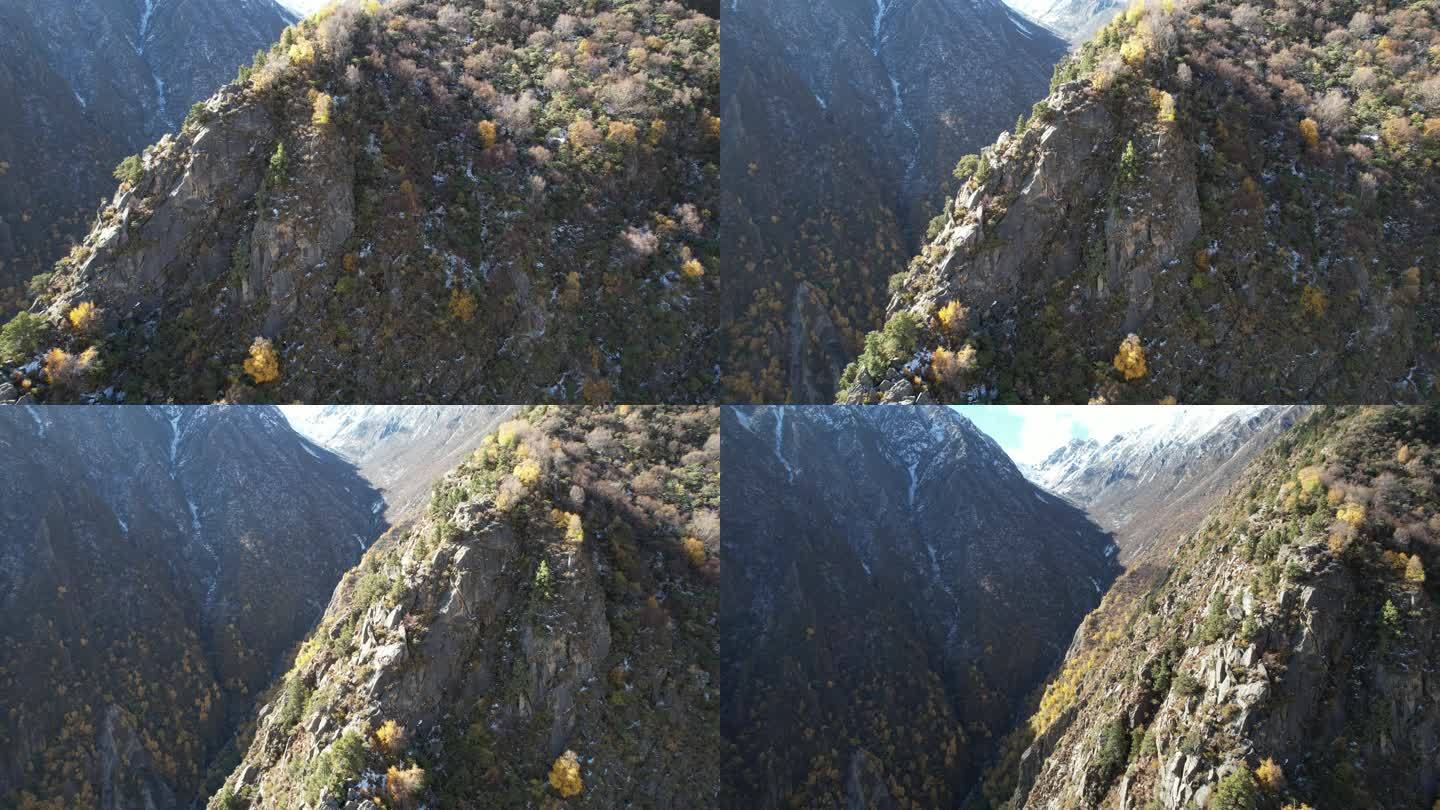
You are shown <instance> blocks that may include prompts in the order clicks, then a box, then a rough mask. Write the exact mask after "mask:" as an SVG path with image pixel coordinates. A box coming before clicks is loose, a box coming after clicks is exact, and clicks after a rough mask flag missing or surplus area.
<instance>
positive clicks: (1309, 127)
mask: <svg viewBox="0 0 1440 810" xmlns="http://www.w3.org/2000/svg"><path fill="white" fill-rule="evenodd" d="M1300 139H1301V140H1303V141H1305V145H1306V146H1307V147H1309V148H1310V149H1315V148H1316V147H1318V146H1319V145H1320V126H1319V125H1318V124H1316V123H1315V119H1314V118H1305V119H1302V120H1301V121H1300Z"/></svg>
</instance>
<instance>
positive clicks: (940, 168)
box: [721, 0, 1065, 402]
mask: <svg viewBox="0 0 1440 810" xmlns="http://www.w3.org/2000/svg"><path fill="white" fill-rule="evenodd" d="M724 13H725V19H726V27H725V31H724V32H723V34H722V36H723V37H724V47H725V50H726V54H727V56H726V69H725V71H724V74H725V75H724V79H723V82H722V87H721V104H722V107H723V108H724V110H725V113H724V118H725V121H726V126H725V130H724V133H723V134H722V147H721V148H722V153H723V162H722V166H723V191H724V195H725V197H724V203H723V209H722V217H723V218H724V223H723V228H724V231H725V234H726V242H727V246H728V247H729V250H728V252H727V259H726V273H727V276H726V280H727V283H726V286H725V290H724V295H725V306H724V311H725V313H726V316H727V317H728V318H729V319H730V321H729V322H730V323H731V324H732V325H731V328H730V331H729V334H728V336H727V338H728V341H729V349H728V354H727V356H728V357H729V358H730V364H731V367H729V368H727V369H726V372H727V376H728V377H729V378H730V379H728V380H727V382H728V384H729V386H730V388H731V390H732V393H733V394H734V395H735V396H737V397H738V398H741V399H743V400H755V401H766V402H783V401H793V402H816V401H820V402H824V401H829V400H830V399H831V397H830V392H831V391H832V389H833V386H834V381H835V379H836V376H837V374H838V373H839V371H840V369H841V368H842V367H843V365H844V362H845V359H846V358H847V356H849V355H853V353H854V351H855V349H856V348H857V347H858V343H859V338H860V337H861V336H862V335H863V332H864V330H865V329H866V328H869V327H871V326H873V325H874V324H876V323H878V321H879V317H880V311H881V308H882V307H883V305H884V302H885V300H886V298H887V297H888V293H887V292H886V288H885V284H886V277H887V276H888V275H889V273H891V272H893V271H894V270H898V269H900V268H901V266H902V264H903V262H904V260H905V258H906V257H907V256H908V255H910V254H911V253H913V252H914V250H915V248H916V245H917V244H918V243H919V241H920V239H921V237H922V236H923V234H924V231H925V227H926V225H925V223H926V221H927V219H928V218H929V217H930V216H933V215H934V214H935V213H936V212H937V211H938V209H939V208H940V200H941V191H942V188H943V187H944V183H945V181H946V180H947V178H948V177H949V174H950V169H951V167H952V166H953V165H954V163H955V161H956V160H957V159H959V157H960V156H961V155H962V154H964V153H966V152H969V151H973V150H976V149H978V148H979V147H980V146H981V145H983V144H985V143H988V142H989V141H990V139H992V138H993V137H994V136H995V134H996V133H998V132H1000V131H1002V130H1004V129H1005V128H1006V127H1008V126H1010V125H1012V124H1013V123H1014V121H1015V117H1016V116H1017V115H1020V114H1021V113H1023V112H1025V111H1027V110H1028V109H1029V108H1030V105H1031V103H1032V102H1033V101H1034V100H1036V99H1038V98H1040V97H1041V96H1043V95H1044V92H1045V82H1046V78H1047V77H1048V76H1049V74H1050V70H1051V67H1052V66H1053V65H1054V64H1055V62H1056V61H1057V60H1058V59H1059V58H1060V57H1061V56H1062V55H1063V54H1064V52H1065V48H1064V44H1063V43H1062V42H1061V41H1060V40H1058V39H1056V38H1055V37H1054V36H1052V35H1051V34H1049V33H1048V32H1046V31H1044V30H1043V29H1041V28H1039V26H1036V25H1034V24H1033V23H1029V22H1027V21H1025V20H1024V19H1022V18H1020V17H1019V15H1017V14H1015V13H1014V12H1012V11H1011V10H1010V9H1009V8H1008V7H1006V6H1005V5H1004V4H1003V3H1001V2H999V0H943V1H942V0H893V1H892V0H840V2H834V3H824V4H816V3H799V2H795V0H746V1H745V2H736V3H733V4H730V5H728V6H726V8H725V11H724Z"/></svg>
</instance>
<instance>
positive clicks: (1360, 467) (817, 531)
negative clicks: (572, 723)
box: [721, 406, 1440, 810]
mask: <svg viewBox="0 0 1440 810" xmlns="http://www.w3.org/2000/svg"><path fill="white" fill-rule="evenodd" d="M1022 410H1025V411H1028V412H1030V413H1031V414H1041V413H1044V409H1022ZM1166 410H1168V412H1169V413H1170V414H1173V416H1164V417H1160V418H1158V419H1156V420H1154V421H1152V422H1150V423H1149V424H1142V425H1140V426H1137V427H1135V428H1131V429H1127V430H1121V431H1119V432H1118V433H1116V434H1115V435H1114V437H1113V438H1110V439H1107V440H1105V441H1095V440H1085V439H1076V440H1074V441H1071V442H1070V443H1068V444H1065V445H1063V446H1060V447H1059V448H1057V449H1056V450H1054V451H1053V452H1051V453H1049V454H1048V455H1047V456H1045V457H1044V458H1042V459H1039V460H1038V461H1037V462H1035V463H1028V464H1023V465H1018V466H1017V465H1016V464H1015V463H1014V462H1012V461H1011V460H1010V459H1009V458H1008V457H1007V454H1006V452H1005V451H1003V450H1002V449H1001V448H1000V447H999V446H998V445H996V444H995V442H994V441H992V440H991V439H989V438H988V437H987V436H986V435H985V434H984V433H982V432H981V431H979V430H977V429H976V427H975V425H974V424H973V423H971V422H970V421H968V420H967V419H966V418H965V417H964V416H962V415H960V414H958V413H956V412H954V411H952V410H950V409H945V408H936V407H930V408H909V409H898V410H897V409H889V408H878V409H864V408H845V407H835V406H831V407H806V408H799V407H792V408H736V409H731V410H730V411H727V415H726V419H727V421H726V440H725V448H726V449H725V451H724V453H725V455H724V458H725V459H726V462H725V464H726V467H727V476H726V478H725V487H726V489H727V496H726V497H727V502H741V503H745V504H746V507H745V508H744V509H743V510H739V511H736V512H727V516H726V526H727V529H726V537H727V556H728V557H729V558H730V560H731V566H730V567H729V568H727V569H726V574H725V590H726V594H727V600H726V603H725V612H724V614H723V615H724V619H723V633H724V637H725V639H726V646H725V655H724V660H723V666H724V668H725V672H726V673H727V683H735V684H737V685H736V686H735V687H734V688H733V689H731V690H727V692H726V693H725V695H724V706H723V708H722V712H721V730H722V736H723V738H724V740H725V752H724V756H725V758H726V762H727V768H728V769H729V770H730V771H731V772H734V773H735V774H737V775H736V777H735V778H734V779H733V781H732V782H729V783H727V784H726V789H727V794H726V795H727V806H733V807H753V806H759V807H781V806H787V807H788V806H801V807H867V808H903V807H963V808H969V809H972V810H979V809H980V808H1002V807H1004V808H1021V807H1027V808H1028V807H1034V808H1053V807H1106V808H1131V807H1135V808H1139V807H1144V808H1184V807H1204V808H1225V809H1227V810H1228V809H1229V808H1245V809H1246V810H1254V809H1255V808H1271V807H1273V808H1280V807H1282V806H1283V807H1291V808H1300V807H1331V806H1346V807H1396V808H1399V807H1428V806H1429V804H1430V803H1431V802H1432V801H1433V800H1434V798H1435V796H1436V793H1437V790H1440V772H1437V770H1436V767H1435V764H1434V762H1433V758H1432V755H1431V753H1430V752H1431V751H1432V750H1433V746H1434V745H1435V744H1436V743H1437V742H1440V738H1437V734H1440V715H1437V713H1436V711H1435V710H1434V707H1433V698H1431V697H1429V696H1430V695H1432V694H1433V693H1434V689H1435V683H1434V674H1433V668H1432V667H1431V666H1429V665H1428V663H1427V662H1430V661H1433V660H1434V658H1433V656H1434V654H1435V645H1436V643H1437V642H1440V632H1437V626H1436V623H1435V606H1434V602H1433V599H1434V596H1433V585H1432V584H1430V582H1429V579H1428V578H1427V575H1426V572H1427V570H1429V569H1431V568H1433V566H1434V564H1436V554H1437V542H1436V536H1437V535H1436V526H1437V525H1440V518H1437V517H1436V515H1437V511H1436V510H1437V501H1436V498H1435V496H1434V491H1433V480H1434V470H1435V466H1434V465H1435V464H1436V456H1435V455H1434V453H1435V443H1436V442H1437V440H1440V432H1437V430H1440V419H1437V412H1436V411H1435V409H1433V408H1395V407H1388V408H1387V407H1374V408H1338V409H1337V408H1308V409H1307V408H1296V407H1283V408H1282V407H1246V408H1223V409H1221V408H1186V409H1166ZM1163 412H1164V411H1162V413H1163ZM1027 418H1034V419H1037V420H1043V419H1045V418H1056V417H1044V416H1033V417H1028V416H1027ZM987 424H988V422H987ZM861 481H863V482H864V483H863V485H860V486H857V483H859V482H861ZM729 499H733V501H730V500H729ZM815 506H820V507H821V509H820V510H819V511H818V512H817V511H816V510H815ZM821 515H824V516H825V517H824V518H823V519H821V520H817V518H820V516H821Z"/></svg>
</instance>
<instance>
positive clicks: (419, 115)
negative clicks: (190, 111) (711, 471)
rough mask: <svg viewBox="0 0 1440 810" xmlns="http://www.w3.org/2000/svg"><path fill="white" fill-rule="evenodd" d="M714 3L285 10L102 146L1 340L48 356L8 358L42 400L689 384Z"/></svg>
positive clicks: (699, 304) (710, 193)
mask: <svg viewBox="0 0 1440 810" xmlns="http://www.w3.org/2000/svg"><path fill="white" fill-rule="evenodd" d="M492 6H493V7H492ZM570 12H573V13H570ZM716 28H717V23H716V22H715V21H714V20H713V19H710V18H708V17H704V16H703V15H699V14H696V13H694V12H690V11H687V10H686V9H685V8H684V7H683V6H680V5H679V4H676V3H671V2H662V3H658V4H652V3H650V2H648V1H647V2H642V3H618V2H611V1H610V0H606V2H602V3H598V4H595V5H593V6H589V7H587V8H586V9H584V10H580V9H571V10H570V11H569V12H567V11H565V10H562V9H561V8H560V7H559V6H557V5H554V4H541V5H536V4H528V3H509V2H506V3H497V4H491V3H481V2H478V0H475V1H473V2H462V3H442V2H438V0H426V1H425V2H403V3H392V4H386V5H384V6H380V5H378V4H373V3H363V4H362V3H346V4H343V5H339V6H336V7H331V8H329V9H327V10H326V11H322V12H320V13H317V14H315V15H312V16H311V17H309V18H307V19H306V20H305V21H304V22H302V23H301V24H299V25H298V26H294V27H292V28H289V29H286V32H285V33H284V34H282V36H281V39H280V42H279V43H277V45H276V46H275V47H274V48H273V49H272V50H271V51H270V52H269V53H268V54H267V55H265V56H263V57H262V58H261V60H258V64H257V65H256V66H255V68H254V69H253V70H251V71H247V73H246V75H245V76H243V77H242V80H241V81H238V82H236V83H232V84H230V85H228V86H227V87H225V88H224V89H223V90H221V91H220V92H219V93H218V94H216V95H215V96H214V97H212V98H211V99H210V100H209V101H207V102H206V103H205V106H204V107H203V108H201V109H198V110H196V111H195V114H194V115H193V116H191V117H190V118H189V119H188V120H189V122H188V124H187V125H186V126H185V127H184V128H183V129H182V130H181V131H180V132H179V133H178V134H177V135H174V136H171V137H167V138H165V139H162V140H161V141H160V142H159V143H158V144H156V145H154V146H152V147H150V148H149V149H147V150H146V151H145V153H144V155H143V156H141V158H140V159H139V160H138V161H137V162H135V163H132V164H130V165H129V166H128V174H127V176H126V178H125V180H124V182H123V183H122V185H121V187H120V189H119V190H118V191H117V193H116V196H115V197H114V199H113V201H112V203H111V205H110V206H109V207H107V208H106V209H105V211H104V212H103V213H102V215H101V217H100V221H99V222H98V223H97V224H96V227H95V228H94V230H93V231H92V232H91V234H90V235H89V236H88V237H87V239H86V241H85V244H84V245H83V247H82V249H81V250H79V251H77V252H76V253H75V254H74V255H73V256H72V257H70V258H69V259H67V260H65V261H64V262H62V263H61V264H60V265H58V266H57V268H56V271H55V275H54V278H53V279H52V280H51V282H50V285H49V286H48V287H47V288H46V292H45V294H44V295H43V296H42V297H41V300H40V301H39V303H38V304H37V305H36V306H35V307H34V311H35V314H36V315H39V316H41V317H42V318H43V319H44V320H45V326H46V327H47V328H48V329H49V330H50V333H48V334H41V335H37V336H35V337H34V338H33V339H31V340H29V341H26V345H25V346H24V347H23V348H26V349H29V351H16V352H15V353H14V354H13V355H12V356H9V357H5V358H3V359H5V360H7V361H10V362H13V363H15V364H16V365H19V366H21V367H22V368H24V367H26V365H25V364H26V363H27V361H29V360H30V358H31V357H35V356H38V353H39V352H40V351H43V350H44V349H45V348H47V347H48V346H53V345H55V344H56V343H58V344H60V345H59V347H58V348H60V349H61V350H62V351H64V352H67V353H68V354H66V355H56V356H55V357H54V359H52V360H51V361H49V365H50V366H52V368H53V367H59V366H64V367H65V368H68V369H70V370H71V371H73V373H70V374H65V373H55V372H54V371H53V370H52V371H51V372H50V373H48V374H47V373H45V372H44V371H32V372H30V373H29V379H30V380H31V386H32V388H31V390H36V387H39V386H43V387H44V396H45V397H48V398H49V399H52V400H57V399H60V400H74V399H90V398H99V399H102V400H108V399H111V398H113V397H115V396H117V395H119V394H123V395H124V396H125V398H126V400H127V401H136V400H140V399H143V400H167V401H203V402H209V401H214V400H217V399H221V398H225V399H227V400H229V401H252V400H256V399H273V400H277V401H301V402H327V403H328V402H348V401H361V402H366V403H373V402H385V403H398V402H435V401H439V402H456V401H464V402H484V403H509V402H535V401H557V400H588V401H595V402H603V401H610V400H613V399H621V400H627V401H647V400H656V399H661V398H664V399H666V400H669V401H675V400H707V399H710V398H712V393H713V390H714V388H715V386H716V385H717V379H716V377H717V373H718V372H717V369H716V364H717V360H716V357H715V356H714V354H715V351H716V350H717V349H716V348H715V347H714V343H715V340H714V332H715V330H716V329H717V328H718V325H717V322H716V316H715V314H714V313H715V308H716V306H717V305H718V302H717V301H716V296H717V295H718V290H717V288H718V283H719V282H718V263H717V256H718V241H717V236H718V231H717V227H716V224H715V222H714V221H713V219H712V214H711V213H710V212H713V211H714V209H715V207H716V206H715V202H714V194H715V175H716V173H717V172H718V167H717V166H716V159H717V156H718V151H717V150H718V137H719V132H718V130H719V119H718V118H716V117H715V116H714V108H715V95H716V93H717V92H718V81H719V77H718V72H719V52H718V42H717V41H716V39H717V31H716ZM91 307H94V308H95V309H91ZM77 309H78V312H79V313H80V314H79V315H77V316H76V317H75V318H70V317H69V316H70V315H71V314H72V313H76V312H77ZM42 332H43V330H42ZM681 345H683V346H686V347H687V351H684V352H677V351H675V347H676V346H681ZM87 348H95V349H96V351H97V354H96V355H95V356H93V357H92V358H91V360H89V361H86V360H85V359H83V358H84V355H83V352H84V351H85V350H86V349H87ZM32 353H33V354H32ZM7 354H8V352H7ZM66 358H74V361H73V363H71V365H68V366H65V365H64V364H65V363H69V362H70V361H68V360H66ZM247 361H248V365H247Z"/></svg>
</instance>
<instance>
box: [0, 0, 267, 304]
mask: <svg viewBox="0 0 1440 810" xmlns="http://www.w3.org/2000/svg"><path fill="white" fill-rule="evenodd" d="M294 19H295V17H294V15H293V14H291V13H290V12H289V11H287V10H286V9H285V8H284V7H282V6H280V5H279V4H278V3H276V2H274V0H185V1H184V2H176V1H175V0H148V1H147V2H145V3H143V4H142V3H139V2H131V0H65V2H54V0H9V1H8V2H6V3H5V4H3V5H0V53H3V54H4V58H3V59H0V109H3V110H5V111H6V120H5V121H4V123H3V125H0V316H3V318H4V319H5V320H8V319H9V318H10V317H11V316H12V315H14V314H15V312H16V311H18V310H20V309H23V308H25V307H27V306H29V305H30V303H31V302H32V301H33V300H34V299H35V296H36V294H38V291H40V290H42V289H43V288H44V286H45V284H44V279H41V280H39V281H36V282H34V283H33V285H32V284H30V279H31V278H32V277H33V276H35V275H37V274H39V273H42V272H45V271H49V270H50V269H51V267H52V266H53V265H54V264H55V262H56V260H58V259H60V258H61V257H62V256H64V255H65V253H66V252H67V251H68V250H70V249H71V248H72V247H73V246H75V245H76V244H77V243H78V242H79V241H80V239H82V238H83V237H84V235H85V233H86V232H87V231H89V229H90V227H91V225H92V223H93V222H94V220H95V211H96V209H97V208H99V207H102V206H103V202H102V197H104V196H105V195H107V194H109V193H110V192H111V191H112V190H113V189H114V187H115V186H114V183H115V181H114V178H113V177H112V176H111V172H112V171H113V170H114V167H115V164H116V163H117V162H119V160H120V159H121V158H123V157H124V156H125V155H126V154H128V153H130V152H134V151H136V150H138V149H140V148H142V147H143V146H144V145H145V144H147V143H150V142H151V141H153V140H154V139H155V138H157V137H159V136H160V135H162V134H163V133H165V132H167V131H169V130H171V129H173V128H175V127H176V126H178V125H179V124H180V121H181V119H182V118H184V117H185V110H187V109H188V108H189V107H190V105H191V104H192V103H193V102H196V101H199V100H201V99H203V98H206V97H207V96H209V95H210V94H211V93H213V92H215V89H216V88H218V87H220V86H221V85H223V84H224V83H225V82H227V81H229V80H230V79H231V78H232V77H233V76H234V75H235V69H236V68H237V67H239V66H240V65H242V64H245V63H247V62H249V61H250V59H251V56H252V55H253V54H254V53H255V51H257V50H259V49H263V48H268V47H269V46H270V44H271V43H273V42H274V41H275V38H276V37H278V36H279V35H280V31H281V30H282V29H284V27H285V26H286V25H287V24H289V23H291V22H293V21H294ZM29 287H33V290H34V292H32V291H31V289H28V288H29Z"/></svg>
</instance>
